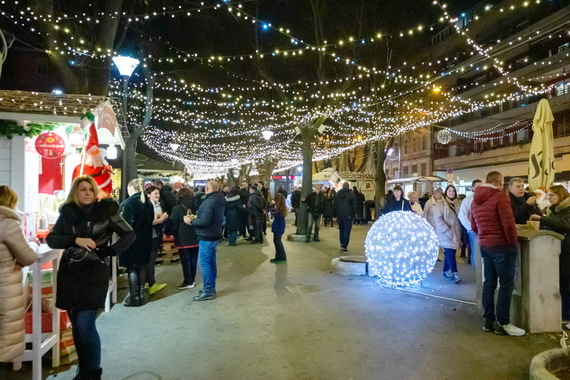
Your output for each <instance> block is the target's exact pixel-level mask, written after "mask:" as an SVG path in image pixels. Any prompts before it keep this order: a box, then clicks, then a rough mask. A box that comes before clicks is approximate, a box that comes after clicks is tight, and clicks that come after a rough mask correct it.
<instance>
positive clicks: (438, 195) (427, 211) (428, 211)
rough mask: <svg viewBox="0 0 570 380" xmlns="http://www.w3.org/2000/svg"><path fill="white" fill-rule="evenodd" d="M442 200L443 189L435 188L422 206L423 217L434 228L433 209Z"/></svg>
mask: <svg viewBox="0 0 570 380" xmlns="http://www.w3.org/2000/svg"><path fill="white" fill-rule="evenodd" d="M441 202H443V190H442V189H441V188H439V187H438V188H437V189H435V190H434V191H433V196H432V197H431V198H430V199H428V200H427V202H426V205H425V207H424V218H426V220H427V221H428V223H429V224H430V225H431V226H432V227H433V228H434V229H435V210H436V207H437V205H438V204H440V203H441Z"/></svg>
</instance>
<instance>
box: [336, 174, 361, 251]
mask: <svg viewBox="0 0 570 380" xmlns="http://www.w3.org/2000/svg"><path fill="white" fill-rule="evenodd" d="M355 208H356V202H355V199H354V193H353V192H352V191H350V185H349V183H348V182H345V183H343V184H342V189H340V190H339V192H338V193H337V194H336V199H335V202H334V203H333V215H334V216H335V217H336V218H337V221H338V230H339V231H338V234H339V238H340V250H341V251H342V253H347V252H348V249H347V248H348V243H349V241H350V231H351V230H352V217H353V215H354V214H355Z"/></svg>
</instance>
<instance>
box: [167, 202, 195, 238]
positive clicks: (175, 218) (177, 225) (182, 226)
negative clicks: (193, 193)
mask: <svg viewBox="0 0 570 380" xmlns="http://www.w3.org/2000/svg"><path fill="white" fill-rule="evenodd" d="M194 204H195V202H194V197H188V198H187V199H186V200H185V202H184V203H179V204H177V205H176V206H174V208H173V209H172V215H170V217H169V218H168V219H170V221H169V223H170V225H171V226H172V233H173V234H174V244H176V246H177V247H190V246H194V245H197V244H198V237H197V236H196V229H195V228H194V227H193V226H191V225H189V224H186V223H185V222H184V215H187V214H188V211H189V210H190V213H192V214H193V213H194V211H195V210H192V207H193V206H194Z"/></svg>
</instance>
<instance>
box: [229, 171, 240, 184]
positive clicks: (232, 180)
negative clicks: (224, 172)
mask: <svg viewBox="0 0 570 380" xmlns="http://www.w3.org/2000/svg"><path fill="white" fill-rule="evenodd" d="M228 186H229V187H230V188H233V187H239V183H238V180H237V179H236V177H234V169H233V168H231V169H228Z"/></svg>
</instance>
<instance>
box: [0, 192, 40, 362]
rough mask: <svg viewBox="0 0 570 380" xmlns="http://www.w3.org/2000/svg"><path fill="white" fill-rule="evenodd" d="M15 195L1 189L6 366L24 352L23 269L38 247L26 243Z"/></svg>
mask: <svg viewBox="0 0 570 380" xmlns="http://www.w3.org/2000/svg"><path fill="white" fill-rule="evenodd" d="M17 203H18V195H17V194H16V192H15V191H14V190H12V189H11V188H9V187H8V186H0V231H1V232H0V262H1V263H2V265H0V362H9V361H12V360H13V359H16V358H17V357H18V356H20V355H22V354H23V353H24V350H25V345H26V343H25V338H26V331H25V323H24V321H25V314H26V306H27V300H26V297H25V296H24V285H23V283H22V267H25V266H28V265H32V263H33V262H34V261H35V260H36V258H37V253H38V248H39V247H38V244H36V243H35V242H33V241H30V242H27V241H26V239H25V238H24V234H23V231H22V227H21V220H20V217H19V216H18V214H17V212H16V204H17Z"/></svg>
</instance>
